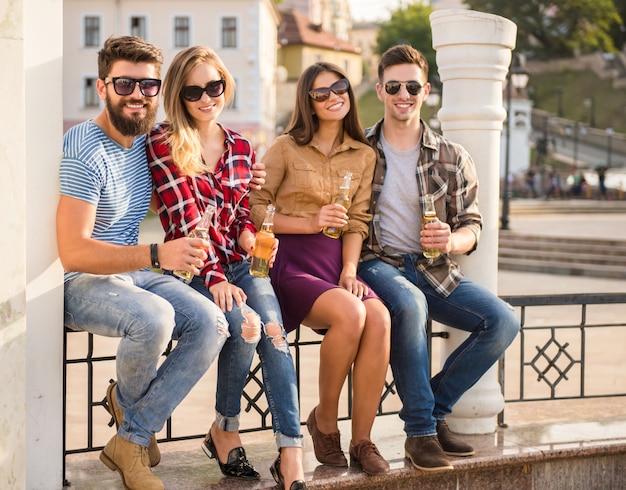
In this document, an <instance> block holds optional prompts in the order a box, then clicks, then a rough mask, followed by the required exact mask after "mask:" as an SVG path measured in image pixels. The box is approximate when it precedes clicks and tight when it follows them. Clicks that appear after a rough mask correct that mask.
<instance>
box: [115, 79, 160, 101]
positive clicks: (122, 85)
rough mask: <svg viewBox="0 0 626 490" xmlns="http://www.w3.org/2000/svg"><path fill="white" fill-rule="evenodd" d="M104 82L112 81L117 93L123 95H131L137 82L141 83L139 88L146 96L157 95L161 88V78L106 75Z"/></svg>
mask: <svg viewBox="0 0 626 490" xmlns="http://www.w3.org/2000/svg"><path fill="white" fill-rule="evenodd" d="M104 83H105V84H109V83H112V84H113V90H115V93H116V94H117V95H122V96H124V95H131V94H132V93H133V92H134V91H135V85H136V84H139V90H140V91H141V93H142V94H143V96H144V97H155V96H156V95H157V94H158V93H159V89H160V88H161V80H159V79H158V78H130V77H113V78H111V77H106V78H105V79H104Z"/></svg>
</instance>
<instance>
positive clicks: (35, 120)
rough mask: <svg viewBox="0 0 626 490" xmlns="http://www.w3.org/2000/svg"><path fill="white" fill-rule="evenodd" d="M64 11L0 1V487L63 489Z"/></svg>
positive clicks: (46, 4) (27, 0)
mask: <svg viewBox="0 0 626 490" xmlns="http://www.w3.org/2000/svg"><path fill="white" fill-rule="evenodd" d="M62 54H63V2H59V1H58V0H12V1H10V2H0V59H1V60H2V69H1V70H0V108H1V110H0V134H2V142H1V143H0V175H2V191H1V192H0V209H1V210H2V212H1V213H0V229H2V233H0V256H1V257H2V260H0V277H2V281H0V359H2V374H3V388H2V390H0V406H1V407H2V410H0V488H10V489H28V490H38V489H60V488H61V486H62V479H61V473H62V472H61V463H62V432H61V428H62V417H61V413H62V397H61V393H62V383H61V380H62V375H61V373H62V371H61V359H62V338H63V337H62V334H63V326H62V319H63V316H62V315H63V295H62V288H63V284H62V273H61V269H60V266H59V263H58V254H57V250H56V238H55V232H54V213H55V208H56V202H57V199H58V190H57V189H58V184H57V182H58V167H59V160H60V152H61V136H62V121H63V114H62V108H61V83H62V70H61V68H62Z"/></svg>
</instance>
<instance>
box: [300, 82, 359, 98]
mask: <svg viewBox="0 0 626 490" xmlns="http://www.w3.org/2000/svg"><path fill="white" fill-rule="evenodd" d="M349 86H350V83H349V82H348V80H346V79H345V78H342V79H341V80H337V81H336V82H335V83H333V84H332V85H331V86H330V87H320V88H314V89H313V90H309V97H311V98H312V99H313V100H314V101H315V102H324V101H325V100H326V99H328V97H330V93H331V92H332V93H333V94H336V95H343V94H345V93H346V92H347V91H348V87H349Z"/></svg>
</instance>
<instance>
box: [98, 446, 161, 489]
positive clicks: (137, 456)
mask: <svg viewBox="0 0 626 490" xmlns="http://www.w3.org/2000/svg"><path fill="white" fill-rule="evenodd" d="M100 461H102V462H103V463H104V464H105V465H107V466H108V467H109V468H110V469H111V471H116V470H117V471H118V472H119V474H120V476H121V477H122V482H123V483H124V487H125V488H126V489H127V490H164V489H165V486H164V485H163V482H161V480H159V478H157V477H156V476H154V475H153V474H152V470H151V469H150V460H149V459H148V448H147V447H144V446H141V445H139V444H135V443H133V442H130V441H126V440H124V439H122V438H121V437H120V436H119V435H118V434H115V435H114V436H113V438H112V439H111V440H110V441H109V442H108V443H107V445H106V446H104V449H103V450H102V452H101V453H100Z"/></svg>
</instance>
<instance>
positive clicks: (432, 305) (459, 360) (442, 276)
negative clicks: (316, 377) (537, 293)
mask: <svg viewBox="0 0 626 490" xmlns="http://www.w3.org/2000/svg"><path fill="white" fill-rule="evenodd" d="M378 78H379V83H378V84H377V85H376V91H377V94H378V98H379V99H380V100H381V101H382V102H383V104H384V106H385V107H384V109H385V111H384V117H383V119H381V120H380V121H378V122H377V123H376V124H375V125H374V126H373V127H371V128H369V129H367V130H366V136H367V138H368V140H369V142H370V144H371V145H372V146H373V147H374V148H375V150H376V152H377V163H376V171H375V174H374V182H373V192H372V199H371V207H370V213H371V214H372V216H373V219H372V221H371V222H370V230H369V235H368V238H367V239H366V242H365V243H364V245H363V250H362V254H361V260H362V261H361V264H360V266H359V275H360V276H361V277H362V278H363V280H364V281H366V282H367V283H368V284H369V285H370V286H371V287H372V289H374V291H376V293H377V294H378V295H379V296H380V298H382V299H383V301H384V302H385V305H386V306H387V308H388V309H389V312H390V313H391V318H392V326H391V368H392V371H393V374H394V378H395V382H396V386H397V388H398V394H399V395H400V398H401V400H402V404H403V407H402V410H401V411H400V417H401V418H402V420H403V421H404V430H405V433H406V435H407V439H406V442H405V454H406V457H407V458H408V459H409V460H410V461H411V463H412V464H413V465H414V466H415V467H417V468H419V469H421V470H426V471H438V470H446V469H452V465H451V464H450V461H449V460H448V457H447V455H449V456H471V455H473V454H474V449H473V448H472V447H471V446H470V445H469V444H467V443H465V442H464V441H462V440H460V439H459V438H458V437H457V436H455V435H454V434H453V433H452V432H451V431H450V429H449V428H448V426H447V424H446V421H445V417H446V415H447V414H449V413H450V412H451V411H452V407H453V406H454V404H455V403H456V402H457V401H458V400H459V399H460V398H461V396H462V395H463V394H464V393H465V392H466V391H467V390H468V389H470V388H471V387H472V386H473V385H474V384H475V383H476V382H477V381H478V380H479V379H480V378H481V377H482V376H483V374H485V372H486V371H487V370H488V369H489V368H490V367H491V366H492V365H493V364H494V363H495V362H496V361H497V360H498V358H499V357H500V356H501V355H502V354H503V353H504V350H505V349H506V347H507V346H508V345H509V344H510V343H511V342H512V341H513V339H514V338H515V336H516V335H517V332H518V331H519V328H520V326H519V321H518V320H517V317H516V315H515V313H514V311H513V308H511V307H510V306H509V305H508V304H506V303H505V302H503V301H502V300H500V299H499V298H498V297H497V296H496V295H494V294H493V293H491V292H490V291H488V290H487V289H485V288H482V287H481V286H479V285H478V284H476V283H474V282H472V281H470V280H469V279H467V278H466V277H463V276H462V275H461V272H460V270H459V267H458V264H457V263H456V262H455V261H454V259H453V258H452V256H453V255H460V254H469V253H471V252H472V251H473V250H474V249H475V248H476V245H477V242H478V238H479V235H480V230H481V228H482V216H481V214H480V212H479V210H478V198H477V196H478V180H477V174H476V169H475V166H474V162H473V161H472V158H471V157H470V155H469V154H468V153H467V151H466V150H465V149H464V148H462V147H461V146H460V145H458V144H455V143H453V142H451V141H448V140H446V139H445V138H443V137H442V136H441V135H439V134H437V133H435V132H433V131H432V130H431V129H430V128H429V127H428V126H427V125H426V123H425V122H424V121H423V120H421V117H420V109H421V106H422V103H423V101H424V100H425V98H426V97H427V96H428V93H429V91H430V84H429V83H428V63H427V62H426V59H425V58H424V56H423V55H422V54H421V53H420V52H419V51H417V50H416V49H414V48H413V47H411V46H408V45H398V46H394V47H392V48H390V49H388V50H387V51H386V52H385V53H384V54H383V55H382V57H381V60H380V63H379V66H378ZM383 182H384V184H383ZM426 194H433V195H434V199H435V208H436V211H437V216H438V220H436V222H434V223H432V224H428V225H426V229H424V230H422V224H421V220H422V210H423V208H424V204H425V195H426ZM426 248H434V249H438V250H439V251H440V252H441V254H440V255H439V257H438V258H435V259H428V258H426V257H424V255H423V253H422V252H423V250H424V249H426ZM429 316H430V318H431V319H433V320H435V321H438V322H441V323H443V324H445V325H448V326H450V327H453V328H458V329H460V330H462V331H465V332H468V333H469V336H468V337H467V339H466V340H465V341H464V342H463V343H461V345H460V346H459V347H458V348H457V349H456V350H455V351H454V352H453V353H452V354H450V356H449V357H448V359H447V360H446V362H445V364H444V366H443V368H442V369H441V371H440V372H439V373H437V374H436V375H435V376H434V377H433V378H432V379H430V376H429V364H430V359H429V357H428V338H427V335H426V322H427V319H428V317H429Z"/></svg>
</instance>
